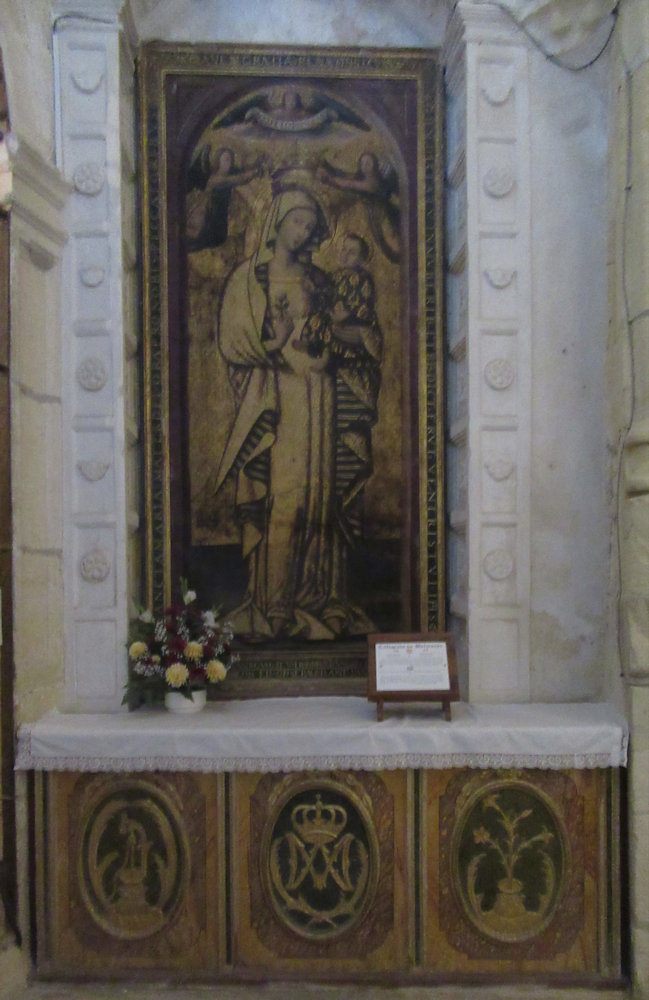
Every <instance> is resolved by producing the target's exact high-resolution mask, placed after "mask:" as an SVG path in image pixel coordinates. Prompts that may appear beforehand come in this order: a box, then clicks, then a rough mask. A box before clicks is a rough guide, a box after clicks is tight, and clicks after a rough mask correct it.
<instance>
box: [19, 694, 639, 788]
mask: <svg viewBox="0 0 649 1000" xmlns="http://www.w3.org/2000/svg"><path fill="white" fill-rule="evenodd" d="M452 714H453V720H452V722H446V721H445V720H444V717H443V715H442V713H441V710H439V709H437V708H436V707H431V706H425V705H419V704H416V705H412V704H411V705H407V706H406V705H398V706H397V705H392V706H391V705H388V706H387V707H386V710H385V718H384V720H383V721H382V722H377V719H376V707H375V706H374V705H373V704H370V703H369V702H368V701H366V700H365V699H363V698H352V697H344V698H320V697H316V698H269V699H259V700H254V701H219V702H214V703H211V704H208V706H207V708H206V709H205V710H204V711H203V712H201V713H200V714H198V715H190V716H182V715H171V714H169V713H167V712H166V711H165V710H164V709H163V708H159V709H158V708H141V709H139V710H138V711H136V712H126V711H123V712H116V713H113V714H96V715H88V714H72V713H70V714H65V713H62V712H51V713H49V714H48V715H46V716H44V717H43V718H42V719H40V720H39V721H38V722H36V723H34V724H32V725H23V726H21V727H20V729H19V732H18V749H17V758H16V768H17V769H18V770H32V769H34V770H47V771H111V772H112V771H151V770H155V771H202V772H217V771H220V772H225V771H250V772H255V771H306V770H333V769H336V770H338V769H340V770H372V771H379V770H395V769H401V768H451V767H472V768H485V767H497V768H504V767H521V768H532V767H539V768H552V769H567V768H591V767H623V766H625V765H626V760H627V744H628V727H627V724H626V721H625V719H624V717H623V716H622V715H620V713H619V712H617V711H616V710H615V709H614V708H613V707H612V706H610V705H607V704H603V703H596V704H590V703H579V704H577V703H575V704H572V703H571V704H551V705H549V704H525V705H467V704H464V703H456V704H454V705H453V706H452Z"/></svg>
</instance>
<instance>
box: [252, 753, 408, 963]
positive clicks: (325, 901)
mask: <svg viewBox="0 0 649 1000" xmlns="http://www.w3.org/2000/svg"><path fill="white" fill-rule="evenodd" d="M406 784H407V778H406V774H405V773H401V774H382V775H381V776H380V777H379V776H378V775H376V774H369V773H366V772H355V773H350V772H332V773H329V772H324V773H323V772H308V773H303V774H291V775H286V776H281V775H275V774H268V775H264V776H262V777H259V776H244V775H237V776H235V780H234V789H235V791H234V800H233V801H234V816H235V837H234V840H235V841H236V843H237V844H238V845H239V855H238V865H237V868H238V877H237V879H236V884H235V893H234V894H233V899H234V914H233V917H234V927H235V935H234V962H235V965H237V964H239V963H241V964H246V965H247V964H258V963H259V962H260V961H263V962H264V963H265V964H266V965H267V966H268V967H270V968H273V969H279V968H288V967H289V966H290V967H291V968H294V967H295V963H296V962H297V963H298V964H299V965H300V967H301V966H304V967H307V966H309V965H312V964H313V961H314V960H315V961H316V962H317V965H318V967H319V968H320V967H322V968H323V969H329V970H337V969H339V968H340V967H341V965H343V966H344V967H351V968H357V969H358V968H361V967H363V966H365V967H369V968H386V967H396V968H399V967H403V966H405V964H406V961H407V937H406V930H407V926H408V916H407V911H406V902H407V896H408V893H407V887H406V884H405V881H404V880H403V879H402V878H401V877H400V876H401V873H403V871H404V866H405V864H406V825H407V824H406V814H405V809H404V805H405V795H406ZM248 796H249V797H248ZM244 843H245V845H246V846H245V849H244V847H243V845H244Z"/></svg>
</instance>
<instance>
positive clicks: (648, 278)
mask: <svg viewBox="0 0 649 1000" xmlns="http://www.w3.org/2000/svg"><path fill="white" fill-rule="evenodd" d="M613 51H614V72H613V75H612V80H611V85H612V99H613V128H612V132H611V142H610V163H611V197H610V218H611V228H610V233H611V236H610V239H611V267H610V281H609V288H610V308H611V333H610V338H609V355H608V368H607V376H608V384H609V399H610V403H611V429H612V434H613V441H614V445H615V447H614V454H615V459H616V473H617V481H618V484H619V494H618V525H617V537H616V552H617V555H618V556H619V567H620V571H621V579H620V587H621V593H620V630H619V643H620V650H621V661H622V673H623V676H624V679H625V682H626V690H627V699H628V704H629V708H630V719H631V767H630V789H629V802H630V804H631V805H630V815H629V821H630V831H629V832H630V864H631V930H632V946H633V947H632V951H633V978H634V983H635V988H636V993H637V995H638V996H642V997H647V996H649V853H648V851H649V588H648V581H649V183H648V181H647V178H648V176H649V123H648V120H647V106H648V104H649V7H647V5H646V3H644V2H643V0H628V2H627V3H625V4H623V5H622V6H621V10H620V17H619V24H618V28H617V31H616V35H615V40H614V49H613ZM614 570H615V566H614Z"/></svg>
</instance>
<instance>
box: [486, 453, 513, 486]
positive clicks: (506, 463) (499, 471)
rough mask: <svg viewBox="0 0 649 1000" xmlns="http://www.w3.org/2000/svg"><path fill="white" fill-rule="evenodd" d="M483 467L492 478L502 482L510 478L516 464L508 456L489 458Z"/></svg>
mask: <svg viewBox="0 0 649 1000" xmlns="http://www.w3.org/2000/svg"><path fill="white" fill-rule="evenodd" d="M484 467H485V469H486V470H487V472H488V473H489V475H490V476H491V478H492V479H493V480H495V481H496V482H497V483H502V482H505V480H506V479H509V478H510V476H511V475H512V473H513V471H514V469H515V468H516V465H515V463H514V462H512V461H511V459H509V458H490V459H488V460H487V461H486V462H485V464H484Z"/></svg>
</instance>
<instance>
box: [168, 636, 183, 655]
mask: <svg viewBox="0 0 649 1000" xmlns="http://www.w3.org/2000/svg"><path fill="white" fill-rule="evenodd" d="M186 645H187V643H186V642H185V640H184V639H183V638H182V637H181V636H179V635H177V636H175V638H173V639H171V640H170V641H169V649H170V650H172V651H173V652H174V653H182V652H184V650H185V646H186Z"/></svg>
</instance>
